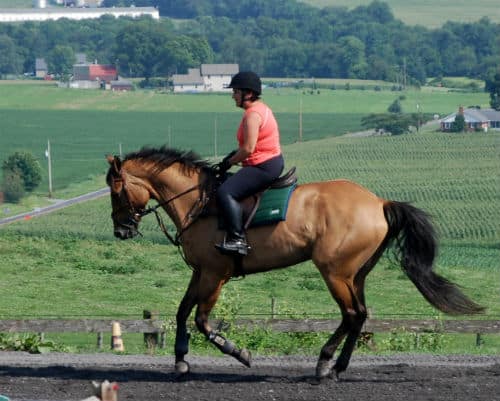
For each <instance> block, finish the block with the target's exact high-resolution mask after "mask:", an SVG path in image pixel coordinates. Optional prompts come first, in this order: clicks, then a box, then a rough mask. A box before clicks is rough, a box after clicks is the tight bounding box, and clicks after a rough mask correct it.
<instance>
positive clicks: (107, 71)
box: [89, 64, 118, 81]
mask: <svg viewBox="0 0 500 401" xmlns="http://www.w3.org/2000/svg"><path fill="white" fill-rule="evenodd" d="M117 76H118V74H117V71H116V67H115V66H113V65H100V64H91V65H89V79H90V80H91V81H93V80H95V79H97V78H99V80H101V81H113V80H115V79H116V77H117Z"/></svg>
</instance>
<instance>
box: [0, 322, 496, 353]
mask: <svg viewBox="0 0 500 401" xmlns="http://www.w3.org/2000/svg"><path fill="white" fill-rule="evenodd" d="M145 317H147V318H146V319H142V320H107V319H23V320H14V319H12V320H0V332H11V333H23V332H34V333H40V335H42V336H43V333H96V334H97V346H98V348H102V339H103V333H106V332H111V327H112V324H113V322H118V323H119V324H120V327H121V329H122V331H123V332H124V333H143V334H144V340H145V341H146V343H147V344H149V345H156V344H157V343H158V342H159V345H160V347H165V336H166V330H165V327H164V326H163V324H162V321H161V320H159V319H157V318H154V317H153V318H151V316H147V315H146V316H145ZM210 323H211V324H212V326H213V327H216V326H217V325H218V324H219V323H220V322H219V321H211V322H210ZM235 324H236V325H237V326H244V327H247V328H251V327H265V328H267V329H270V330H273V331H277V332H333V331H334V330H335V329H336V328H337V327H338V326H339V324H340V320H330V319H302V320H295V319H269V320H262V319H259V320H251V319H241V320H236V322H235ZM400 329H405V330H407V331H411V332H416V333H433V332H439V333H468V334H476V344H478V345H479V344H480V343H481V335H482V334H499V333H500V320H440V319H424V320H413V319H397V320H396V319H368V320H367V321H366V323H365V325H364V327H363V331H364V332H369V333H384V332H391V331H393V330H400Z"/></svg>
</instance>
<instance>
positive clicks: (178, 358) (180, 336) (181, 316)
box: [175, 272, 199, 374]
mask: <svg viewBox="0 0 500 401" xmlns="http://www.w3.org/2000/svg"><path fill="white" fill-rule="evenodd" d="M198 278H199V277H198V274H197V273H196V272H194V273H193V276H192V277H191V282H190V283H189V286H188V289H187V291H186V294H185V295H184V297H183V298H182V301H181V303H180V305H179V309H178V310H177V315H176V332H175V371H176V372H177V373H179V374H186V373H188V372H189V364H188V363H187V362H186V361H185V360H184V356H185V355H186V354H187V353H188V352H189V337H190V335H189V332H188V330H187V325H186V322H187V319H188V317H189V314H190V313H191V311H192V310H193V308H194V305H195V304H196V286H197V282H198Z"/></svg>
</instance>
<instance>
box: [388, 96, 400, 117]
mask: <svg viewBox="0 0 500 401" xmlns="http://www.w3.org/2000/svg"><path fill="white" fill-rule="evenodd" d="M387 111H388V112H389V113H395V114H399V113H401V112H402V111H403V108H402V107H401V102H400V100H399V99H396V100H394V102H392V103H391V105H390V106H389V107H388V108H387Z"/></svg>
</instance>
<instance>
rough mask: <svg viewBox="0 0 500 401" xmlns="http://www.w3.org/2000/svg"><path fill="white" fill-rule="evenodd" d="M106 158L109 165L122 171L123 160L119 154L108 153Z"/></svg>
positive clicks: (117, 170)
mask: <svg viewBox="0 0 500 401" xmlns="http://www.w3.org/2000/svg"><path fill="white" fill-rule="evenodd" d="M106 160H107V161H108V163H109V165H110V166H111V167H113V168H114V169H115V171H116V172H117V173H119V172H120V170H121V168H122V161H121V160H120V157H119V156H111V155H107V156H106Z"/></svg>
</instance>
